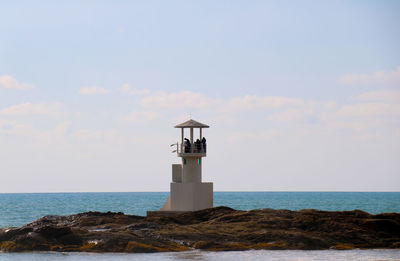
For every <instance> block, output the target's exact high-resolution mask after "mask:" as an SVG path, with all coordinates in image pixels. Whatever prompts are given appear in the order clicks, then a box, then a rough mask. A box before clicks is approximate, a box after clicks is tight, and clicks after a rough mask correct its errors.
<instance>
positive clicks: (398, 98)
mask: <svg viewBox="0 0 400 261" xmlns="http://www.w3.org/2000/svg"><path fill="white" fill-rule="evenodd" d="M356 99H357V100H360V101H379V102H386V103H393V102H396V103H400V90H378V91H372V92H366V93H362V94H360V95H358V96H357V97H356Z"/></svg>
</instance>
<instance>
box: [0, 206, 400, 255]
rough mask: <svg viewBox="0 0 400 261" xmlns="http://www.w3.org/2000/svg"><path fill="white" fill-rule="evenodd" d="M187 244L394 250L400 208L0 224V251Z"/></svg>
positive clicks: (224, 210) (216, 211) (154, 248)
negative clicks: (376, 211) (14, 225)
mask: <svg viewBox="0 0 400 261" xmlns="http://www.w3.org/2000/svg"><path fill="white" fill-rule="evenodd" d="M193 248H197V249H205V250H213V251H227V250H248V249H353V248H400V214H399V213H382V214H378V215H370V214H368V213H366V212H363V211H360V210H354V211H320V210H315V209H304V210H300V211H290V210H283V209H280V210H273V209H259V210H251V211H239V210H234V209H231V208H228V207H217V208H211V209H205V210H200V211H194V212H186V213H181V214H177V215H174V216H149V217H140V216H134V215H125V214H123V213H121V212H118V213H113V212H107V213H101V212H85V213H80V214H76V215H70V216H45V217H42V218H40V219H38V220H36V221H34V222H32V223H30V224H27V225H26V226H23V227H21V228H9V229H0V251H13V252H20V251H49V250H50V251H87V252H135V253H137V252H142V253H147V252H162V251H183V250H188V249H193Z"/></svg>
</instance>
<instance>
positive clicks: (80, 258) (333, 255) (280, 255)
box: [0, 249, 400, 261]
mask: <svg viewBox="0 0 400 261" xmlns="http://www.w3.org/2000/svg"><path fill="white" fill-rule="evenodd" d="M0 260H1V261H14V260H18V261H53V260H54V261H59V260H60V261H72V260H73V261H91V260H93V261H108V260H111V261H127V260H135V261H142V260H143V261H148V260H152V261H170V260H207V261H208V260H210V261H225V260H226V261H239V260H246V261H264V260H267V261H281V260H296V261H300V260H301V261H304V260H318V261H337V260H355V261H372V260H379V261H382V260H397V261H398V260H400V250H394V249H374V250H345V251H343V250H313V251H308V250H250V251H233V252H209V251H197V250H195V251H186V252H178V253H154V254H93V253H51V252H46V253H0Z"/></svg>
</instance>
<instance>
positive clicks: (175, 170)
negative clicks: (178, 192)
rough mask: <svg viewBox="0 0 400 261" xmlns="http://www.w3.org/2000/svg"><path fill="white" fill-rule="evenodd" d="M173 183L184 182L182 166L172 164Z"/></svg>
mask: <svg viewBox="0 0 400 261" xmlns="http://www.w3.org/2000/svg"><path fill="white" fill-rule="evenodd" d="M172 182H177V183H181V182H182V164H172Z"/></svg>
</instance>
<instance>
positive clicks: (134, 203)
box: [0, 192, 400, 227]
mask: <svg viewBox="0 0 400 261" xmlns="http://www.w3.org/2000/svg"><path fill="white" fill-rule="evenodd" d="M167 197H168V193H167V192H130V193H34V194H0V227H10V226H21V225H23V224H26V223H29V222H31V221H33V220H35V219H37V218H39V217H42V216H44V215H68V214H74V213H80V212H85V211H117V212H118V211H121V212H124V213H126V214H134V215H146V211H147V210H158V209H159V208H160V207H161V206H162V205H163V204H164V201H165V199H166V198H167ZM214 205H215V206H228V207H231V208H234V209H242V210H249V209H259V208H274V209H291V210H298V209H307V208H314V209H321V210H353V209H361V210H363V211H366V212H369V213H382V212H400V192H215V193H214Z"/></svg>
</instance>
